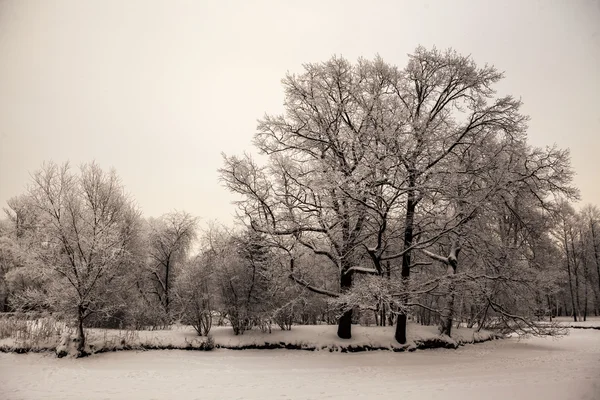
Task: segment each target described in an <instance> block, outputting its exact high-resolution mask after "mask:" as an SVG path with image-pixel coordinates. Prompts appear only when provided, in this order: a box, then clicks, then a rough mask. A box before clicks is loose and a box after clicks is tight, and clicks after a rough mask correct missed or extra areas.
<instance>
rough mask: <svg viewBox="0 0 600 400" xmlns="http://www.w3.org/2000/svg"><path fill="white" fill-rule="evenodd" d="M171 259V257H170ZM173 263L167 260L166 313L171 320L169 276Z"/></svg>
mask: <svg viewBox="0 0 600 400" xmlns="http://www.w3.org/2000/svg"><path fill="white" fill-rule="evenodd" d="M169 258H170V257H169ZM170 267H171V263H170V260H169V259H167V264H166V265H165V312H166V313H167V318H169V278H170V276H169V274H170V272H171V271H170V269H171V268H170ZM169 322H171V321H169Z"/></svg>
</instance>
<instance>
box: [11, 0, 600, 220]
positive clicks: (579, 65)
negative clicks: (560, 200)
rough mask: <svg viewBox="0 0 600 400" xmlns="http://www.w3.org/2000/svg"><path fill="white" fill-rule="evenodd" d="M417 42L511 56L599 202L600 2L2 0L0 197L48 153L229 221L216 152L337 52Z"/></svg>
mask: <svg viewBox="0 0 600 400" xmlns="http://www.w3.org/2000/svg"><path fill="white" fill-rule="evenodd" d="M419 44H422V45H424V46H426V47H431V46H434V45H435V46H437V47H438V48H447V47H453V48H455V49H456V50H457V51H458V52H460V53H463V54H471V55H472V57H473V58H474V59H475V60H476V61H477V62H478V63H480V64H483V63H486V62H487V63H490V64H493V65H495V66H496V67H497V68H498V69H500V70H503V71H505V73H506V79H505V80H504V81H503V82H502V83H501V84H500V85H499V92H500V93H499V94H512V95H514V96H517V97H521V98H522V100H523V102H524V103H525V104H524V108H523V110H524V112H525V113H526V114H528V115H530V116H531V122H530V124H529V126H530V129H529V137H530V142H531V143H532V144H533V145H536V146H545V145H551V144H553V143H556V144H557V145H559V146H560V147H569V148H570V149H571V155H572V162H573V166H574V168H575V170H576V172H577V176H576V178H575V183H576V185H577V186H578V187H579V188H580V189H581V193H582V198H583V201H582V203H594V204H597V205H599V206H600V183H599V182H600V178H598V176H599V174H600V100H599V99H600V2H599V1H598V0H572V1H569V0H565V1H550V0H541V1H536V0H525V1H523V0H516V1H506V0H503V1H498V0H494V1H481V0H477V1H456V0H453V1H417V0H412V1H349V0H343V1H325V0H321V1H307V0H302V1H270V2H267V1H237V2H234V1H200V0H198V1H166V0H165V1H149V0H140V1H132V0H124V1H117V0H114V1H83V0H73V1H50V0H47V1H43V0H37V1H34V0H31V1H26V0H13V1H11V0H0V207H4V206H5V204H6V200H7V199H8V198H10V197H12V196H15V195H18V194H20V193H22V192H24V190H25V185H26V184H27V182H28V180H29V173H30V172H32V171H34V170H36V169H37V168H39V167H40V165H41V164H42V162H43V161H44V160H54V161H56V162H63V161H66V160H69V161H71V163H72V164H73V165H74V166H77V165H79V164H80V163H82V162H86V161H91V160H96V161H97V162H98V163H99V164H100V165H101V166H102V167H104V168H110V167H114V168H116V170H117V172H118V174H119V175H120V176H121V178H122V181H123V183H124V184H125V186H126V187H127V190H128V192H129V193H130V194H131V195H132V196H133V197H135V199H136V200H137V203H138V204H139V206H140V208H141V209H142V211H143V212H144V214H145V215H146V216H159V215H161V214H163V213H166V212H168V211H171V210H173V209H178V210H186V211H188V212H190V213H192V214H194V215H197V216H200V217H201V218H202V219H203V220H205V221H206V220H213V219H218V220H221V221H224V222H228V221H230V220H231V216H232V215H233V214H234V211H235V209H234V206H233V205H231V204H230V202H231V200H232V199H233V197H232V196H231V195H230V194H229V193H228V192H227V191H226V189H224V188H223V187H222V186H221V185H220V184H219V182H218V175H217V169H218V168H219V167H220V166H221V152H226V153H228V154H239V153H241V152H243V151H244V149H247V148H249V146H250V143H251V138H252V135H253V133H254V132H255V128H256V120H257V119H258V118H260V117H262V116H263V114H264V113H265V112H268V113H277V112H279V111H280V110H281V109H282V102H283V91H282V87H281V84H280V80H281V78H283V76H284V75H285V73H286V72H287V71H292V72H293V71H300V70H301V65H302V63H306V62H318V61H325V60H326V59H328V58H329V57H331V56H332V55H333V54H338V55H343V56H344V57H346V58H349V59H351V60H356V58H358V57H360V56H364V57H368V58H372V57H373V56H375V55H376V54H380V55H381V56H382V57H383V58H384V59H385V60H386V61H387V62H388V63H392V64H396V65H399V66H404V65H405V64H406V61H407V54H408V53H410V52H411V51H412V50H414V49H415V47H416V46H417V45H419Z"/></svg>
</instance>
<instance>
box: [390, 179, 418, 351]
mask: <svg viewBox="0 0 600 400" xmlns="http://www.w3.org/2000/svg"><path fill="white" fill-rule="evenodd" d="M414 184H415V179H414V177H413V176H412V175H411V176H410V178H409V185H411V186H414ZM416 208H417V201H416V198H415V192H414V191H412V190H411V191H409V192H408V198H407V200H406V217H405V219H404V246H403V251H404V252H405V253H404V254H403V255H402V270H401V277H402V281H403V283H404V290H408V288H407V286H408V278H409V277H410V256H411V251H410V250H408V249H409V248H410V246H412V242H413V225H414V220H415V209H416ZM402 303H403V305H406V304H407V303H408V297H407V295H404V296H403V297H402ZM406 322H407V316H406V313H405V312H404V310H401V311H400V313H399V314H398V320H397V321H396V332H395V334H394V338H395V339H396V341H397V342H398V343H400V344H405V343H406Z"/></svg>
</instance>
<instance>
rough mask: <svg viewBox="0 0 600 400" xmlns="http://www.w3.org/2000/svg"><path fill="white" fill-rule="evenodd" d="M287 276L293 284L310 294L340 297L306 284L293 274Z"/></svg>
mask: <svg viewBox="0 0 600 400" xmlns="http://www.w3.org/2000/svg"><path fill="white" fill-rule="evenodd" d="M289 276H290V279H292V280H293V281H294V282H296V283H298V284H300V285H302V286H304V287H305V288H306V289H308V290H310V291H311V292H314V293H318V294H323V295H325V296H329V297H340V295H339V294H338V293H335V292H331V291H329V290H326V289H321V288H318V287H315V286H313V285H311V284H310V283H308V282H307V281H305V280H304V279H302V278H298V277H297V276H295V275H294V274H290V275H289Z"/></svg>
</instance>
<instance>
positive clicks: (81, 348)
mask: <svg viewBox="0 0 600 400" xmlns="http://www.w3.org/2000/svg"><path fill="white" fill-rule="evenodd" d="M84 313H85V309H84V308H83V306H78V307H77V357H85V356H86V355H87V353H86V352H85V332H84V330H83V320H84Z"/></svg>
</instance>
